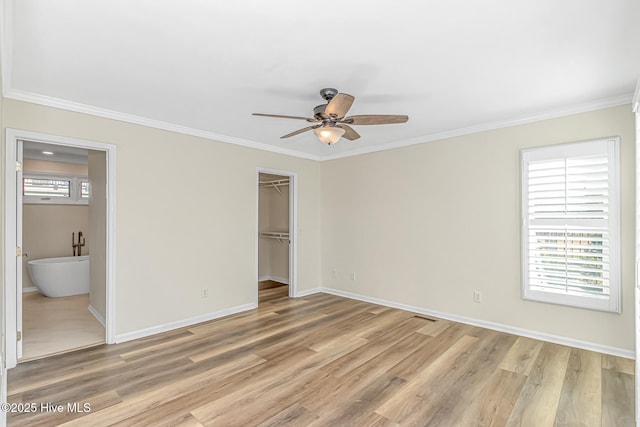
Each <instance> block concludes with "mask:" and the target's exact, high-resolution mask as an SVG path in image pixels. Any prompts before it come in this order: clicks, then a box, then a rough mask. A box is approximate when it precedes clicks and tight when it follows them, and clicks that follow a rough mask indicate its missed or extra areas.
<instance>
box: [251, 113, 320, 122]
mask: <svg viewBox="0 0 640 427" xmlns="http://www.w3.org/2000/svg"><path fill="white" fill-rule="evenodd" d="M252 116H261V117H276V118H279V119H296V120H306V121H308V122H312V123H314V122H317V121H319V120H318V119H314V118H311V117H300V116H283V115H280V114H263V113H253V114H252Z"/></svg>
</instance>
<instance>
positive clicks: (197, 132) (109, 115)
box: [4, 88, 321, 161]
mask: <svg viewBox="0 0 640 427" xmlns="http://www.w3.org/2000/svg"><path fill="white" fill-rule="evenodd" d="M4 97H5V98H10V99H15V100H18V101H24V102H30V103H33V104H39V105H44V106H47V107H54V108H60V109H62V110H68V111H73V112H76V113H82V114H89V115H92V116H97V117H102V118H106V119H112V120H118V121H121V122H126V123H132V124H136V125H142V126H147V127H151V128H155V129H161V130H167V131H170V132H176V133H180V134H184V135H190V136H196V137H199V138H205V139H209V140H212V141H218V142H225V143H229V144H234V145H240V146H243V147H248V148H255V149H257V150H262V151H270V152H273V153H278V154H285V155H288V156H293V157H300V158H303V159H308V160H316V161H318V160H321V158H320V157H319V156H316V155H313V154H309V153H304V152H301V151H296V150H291V149H287V148H281V147H276V146H273V145H269V144H265V143H262V142H257V141H251V140H248V139H242V138H236V137H233V136H229V135H222V134H218V133H214V132H209V131H205V130H202V129H195V128H190V127H187V126H181V125H177V124H174V123H169V122H163V121H161V120H153V119H148V118H146V117H140V116H135V115H133V114H127V113H121V112H118V111H113V110H108V109H105V108H99V107H94V106H92V105H87V104H81V103H77V102H72V101H67V100H64V99H60V98H54V97H50V96H44V95H39V94H35V93H31V92H26V91H22V90H17V89H11V88H9V89H8V90H6V91H4Z"/></svg>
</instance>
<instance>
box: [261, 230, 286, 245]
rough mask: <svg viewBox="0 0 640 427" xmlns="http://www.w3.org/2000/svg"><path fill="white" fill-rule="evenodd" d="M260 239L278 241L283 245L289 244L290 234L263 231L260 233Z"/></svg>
mask: <svg viewBox="0 0 640 427" xmlns="http://www.w3.org/2000/svg"><path fill="white" fill-rule="evenodd" d="M260 237H262V238H265V239H276V240H278V241H279V242H280V243H281V244H282V245H284V244H285V242H286V243H289V233H285V232H280V231H262V232H261V233H260Z"/></svg>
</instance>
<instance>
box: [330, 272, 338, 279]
mask: <svg viewBox="0 0 640 427" xmlns="http://www.w3.org/2000/svg"><path fill="white" fill-rule="evenodd" d="M331 276H332V277H333V278H334V279H337V278H338V272H337V271H336V270H331Z"/></svg>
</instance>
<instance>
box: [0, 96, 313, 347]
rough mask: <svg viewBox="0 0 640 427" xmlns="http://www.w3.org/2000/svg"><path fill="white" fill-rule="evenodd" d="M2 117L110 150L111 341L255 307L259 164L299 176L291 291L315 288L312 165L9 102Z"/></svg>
mask: <svg viewBox="0 0 640 427" xmlns="http://www.w3.org/2000/svg"><path fill="white" fill-rule="evenodd" d="M2 120H3V126H4V127H8V128H16V129H25V130H29V131H34V132H43V133H49V134H54V135H61V136H68V137H73V138H80V139H86V140H93V141H99V142H104V143H110V144H114V145H116V146H117V150H116V163H117V165H116V168H117V170H116V186H117V189H116V191H117V196H116V241H117V243H116V277H115V282H116V284H117V292H116V334H123V333H127V332H134V331H138V330H141V329H144V328H151V327H157V326H161V325H165V324H168V323H171V322H177V321H182V320H185V319H190V318H193V317H196V316H202V315H207V314H209V313H214V312H217V311H220V310H225V309H229V308H233V307H237V306H240V305H244V304H249V303H252V302H254V298H255V289H256V283H255V278H256V276H257V274H256V273H257V272H256V271H255V270H256V262H255V253H256V250H255V240H256V239H255V233H256V229H255V228H256V223H255V221H256V209H257V207H256V201H257V194H256V191H257V189H256V168H258V167H264V168H273V169H279V170H285V171H291V172H295V173H297V174H298V183H299V187H298V231H299V239H298V245H297V250H298V254H297V256H298V282H297V284H298V289H299V290H300V291H304V290H306V289H312V288H318V287H319V286H320V165H319V164H318V163H317V162H314V161H311V160H304V159H299V158H295V157H290V156H285V155H281V154H275V153H270V152H264V151H260V150H256V149H252V148H247V147H240V146H236V145H231V144H225V143H221V142H216V141H211V140H207V139H203V138H197V137H192V136H187V135H182V134H177V133H173V132H168V131H163V130H158V129H152V128H148V127H144V126H139V125H133V124H129V123H123V122H118V121H115V120H109V119H103V118H99V117H93V116H89V115H85V114H80V113H73V112H69V111H65V110H60V109H56V108H50V107H44V106H39V105H35V104H30V103H26V102H21V101H15V100H10V99H5V100H4V108H3V117H2ZM3 165H4V164H3ZM2 167H4V166H2ZM2 173H4V171H2ZM230 178H231V179H230ZM160 184H161V185H160ZM202 288H208V289H209V297H208V298H200V293H201V289H202Z"/></svg>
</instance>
